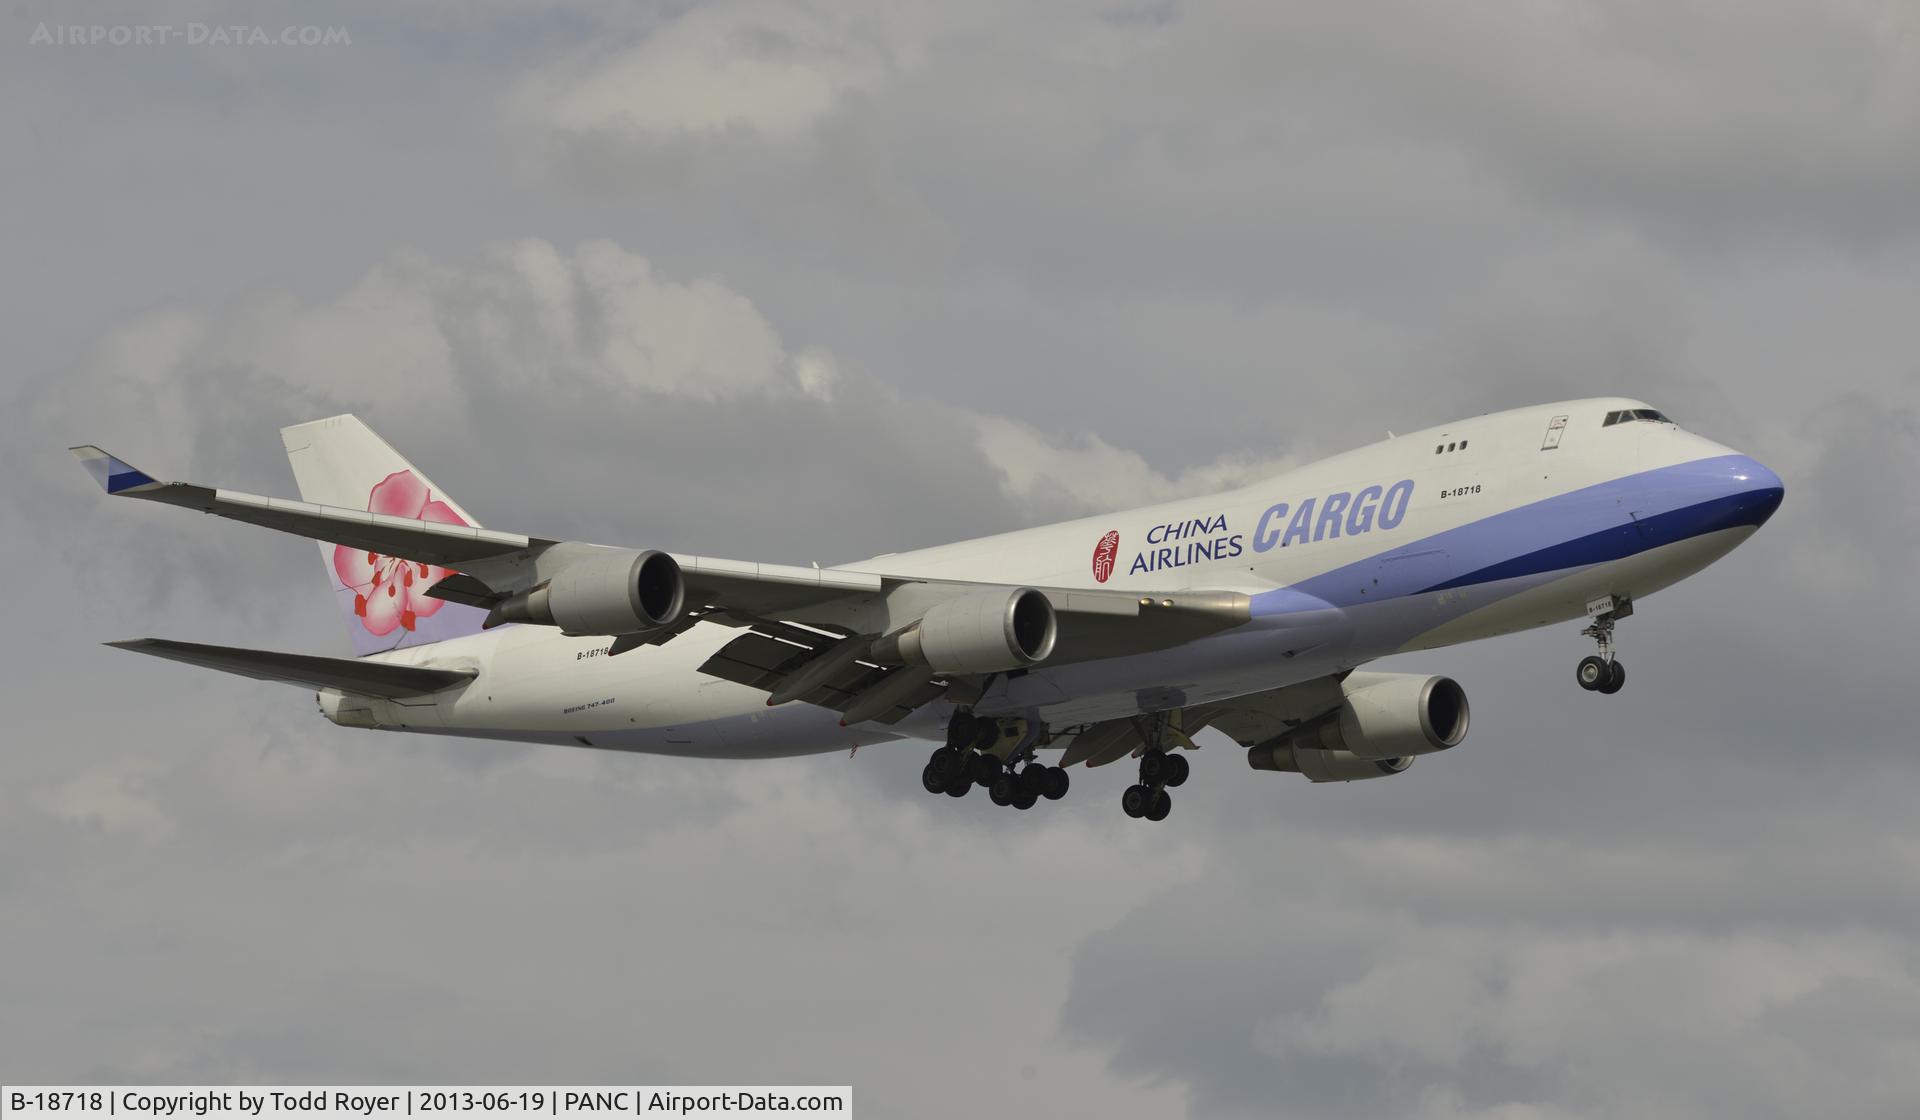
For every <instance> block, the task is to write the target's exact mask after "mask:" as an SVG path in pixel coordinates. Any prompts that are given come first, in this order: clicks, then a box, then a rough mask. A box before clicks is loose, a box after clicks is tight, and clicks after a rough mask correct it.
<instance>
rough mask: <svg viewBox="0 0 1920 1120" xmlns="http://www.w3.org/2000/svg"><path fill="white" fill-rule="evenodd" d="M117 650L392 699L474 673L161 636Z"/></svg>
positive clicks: (452, 683)
mask: <svg viewBox="0 0 1920 1120" xmlns="http://www.w3.org/2000/svg"><path fill="white" fill-rule="evenodd" d="M107 644H108V645H110V646H113V647H114V648H115V649H130V650H133V651H134V652H135V653H149V654H152V655H153V656H155V657H164V658H166V659H167V660H169V661H184V662H186V663H187V664H189V665H198V666H200V667H201V668H203V669H218V670H220V671H221V672H223V673H237V674H239V675H240V676H243V677H252V678H253V679H255V680H261V681H281V682H283V683H285V684H297V685H300V686H302V687H304V688H331V689H337V690H339V691H341V692H353V693H358V694H359V695H362V696H379V697H382V698H384V699H388V700H394V699H398V698H400V697H403V696H421V695H425V694H426V693H429V692H439V691H440V690H441V689H444V688H453V687H454V686H456V685H461V684H465V683H466V682H468V681H470V680H472V679H473V678H474V677H475V676H477V675H478V674H477V673H476V672H473V671H469V670H460V669H421V668H417V667H415V666H412V665H387V664H383V663H382V662H378V661H363V660H357V659H354V658H347V657H314V656H311V655H309V654H304V653H274V652H272V651H270V650H263V649H238V648H236V647H234V646H206V645H199V644H197V643H194V642H173V641H168V640H166V639H164V638H132V639H129V640H127V641H124V642H108V643H107Z"/></svg>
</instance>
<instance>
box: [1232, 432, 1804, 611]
mask: <svg viewBox="0 0 1920 1120" xmlns="http://www.w3.org/2000/svg"><path fill="white" fill-rule="evenodd" d="M1782 494H1783V490H1782V488H1781V487H1780V485H1779V479H1778V478H1777V476H1775V475H1773V473H1772V472H1771V471H1768V470H1767V469H1766V468H1765V467H1762V466H1761V465H1760V464H1758V463H1755V462H1754V461H1753V460H1751V459H1749V458H1747V457H1746V456H1743V455H1727V456H1718V457H1713V458H1708V459H1700V460H1695V461H1693V462H1690V463H1681V464H1676V465H1674V466H1671V467H1661V468H1658V469H1655V470H1651V471H1643V472H1640V473H1637V474H1632V475H1627V476H1624V477H1622V478H1616V479H1611V480H1609V481H1606V482H1602V483H1597V484H1595V485H1593V486H1587V487H1582V488H1580V489H1578V490H1572V491H1569V492H1567V493H1564V494H1558V495H1555V496H1553V497H1551V498H1544V499H1541V500H1540V501H1537V502H1532V503H1529V504H1528V505H1524V506H1520V507H1517V508H1514V509H1508V510H1502V511H1501V512H1499V513H1495V514H1492V515H1490V516H1488V517H1483V518H1480V519H1479V520H1477V521H1472V522H1469V523H1467V524H1465V525H1461V526H1458V527H1456V528H1453V529H1447V530H1443V531H1442V532H1439V533H1434V534H1432V535H1430V536H1426V537H1422V538H1419V539H1417V540H1414V541H1410V542H1408V543H1407V544H1403V545H1400V546H1398V547H1395V548H1392V549H1389V550H1387V551H1385V552H1382V553H1378V554H1376V555H1374V556H1370V557H1367V558H1365V559H1362V560H1357V561H1354V562H1353V563H1350V564H1343V565H1341V566H1340V567H1337V568H1334V569H1332V570H1330V571H1326V572H1322V573H1320V574H1319V575H1316V576H1311V577H1309V578H1307V579H1304V580H1301V581H1300V582H1299V583H1296V584H1294V585H1293V586H1291V587H1284V588H1280V589H1278V590H1275V591H1268V592H1263V593H1261V594H1259V595H1256V596H1255V597H1254V614H1255V615H1275V614H1294V613H1297V612H1301V611H1312V610H1325V609H1327V608H1329V607H1334V608H1339V607H1351V606H1356V605H1359V604H1362V603H1369V602H1382V601H1385V600H1390V599H1396V598H1401V597H1404V596H1408V595H1419V594H1424V593H1427V592H1432V591H1444V590H1447V589H1449V588H1457V587H1467V586H1471V585H1476V584H1484V583H1490V582H1493V581H1496V580H1505V579H1514V578H1519V577H1525V576H1534V575H1540V574H1542V573H1547V572H1555V571H1563V570H1567V569H1572V568H1578V567H1584V566H1587V565H1591V564H1598V563H1605V562H1607V561H1612V560H1620V559H1624V558H1626V557H1629V556H1633V555H1636V554H1638V553H1641V552H1645V551H1647V550H1649V549H1654V548H1660V547H1662V546H1664V545H1669V544H1673V543H1675V542H1678V541H1682V540H1687V539H1689V538H1692V537H1697V536H1701V535H1704V534H1707V533H1713V532H1718V531H1720V530H1724V529H1732V528H1737V527H1740V526H1747V525H1753V526H1757V525H1759V524H1761V523H1762V522H1764V521H1766V519H1767V518H1768V517H1770V516H1772V514H1773V511H1774V510H1775V509H1776V508H1778V507H1779V505H1780V500H1781V497H1782Z"/></svg>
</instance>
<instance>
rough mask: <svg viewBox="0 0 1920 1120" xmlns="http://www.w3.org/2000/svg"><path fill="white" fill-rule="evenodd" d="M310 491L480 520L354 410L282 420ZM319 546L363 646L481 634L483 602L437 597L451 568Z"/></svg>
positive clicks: (334, 501)
mask: <svg viewBox="0 0 1920 1120" xmlns="http://www.w3.org/2000/svg"><path fill="white" fill-rule="evenodd" d="M280 438H281V440H282V441H283V442H284V443H285V444H286V447H287V460H288V462H290V463H292V464H293V477H294V481H295V482H297V483H298V484H299V487H300V497H301V499H302V500H304V501H308V502H313V503H315V504H317V505H323V506H338V507H340V508H343V509H354V510H366V511H368V512H370V513H383V514H389V515H392V516H394V517H407V518H413V519H416V520H420V521H441V522H446V523H448V524H453V525H475V526H477V525H479V522H478V521H476V520H474V518H473V517H472V516H471V515H469V514H468V513H467V511H466V510H464V509H461V508H460V506H459V504H458V503H456V502H455V501H454V500H453V499H452V498H449V497H448V496H447V495H446V493H445V492H444V491H442V490H441V489H440V488H439V487H438V486H435V485H434V484H433V480H432V479H429V478H428V477H427V476H426V475H424V474H422V473H420V471H419V469H418V468H416V467H415V466H414V465H413V464H412V463H409V462H407V461H406V460H405V459H404V458H402V457H401V455H400V453H399V452H398V451H395V450H394V449H393V447H392V446H391V445H390V444H388V443H387V441H386V440H383V439H381V438H380V437H379V436H378V435H375V434H374V431H373V429H372V428H369V427H367V426H366V424H364V423H362V422H361V420H360V418H359V417H357V416H352V415H345V416H333V417H329V418H327V419H325V420H314V421H311V422H310V423H306V424H295V425H294V426H292V427H290V428H282V429H280ZM320 556H321V559H322V560H323V561H325V563H326V567H327V578H328V579H329V580H331V581H332V583H333V591H334V596H335V598H336V600H337V601H338V602H339V604H340V611H341V613H342V614H344V615H345V616H346V618H347V629H348V631H349V632H350V633H351V634H352V636H353V651H354V652H355V653H357V654H360V655H362V656H365V655H366V654H369V653H377V652H379V651H382V650H390V649H402V648H405V647H408V646H419V645H426V644H427V643H429V642H441V641H445V640H447V639H448V638H457V637H461V636H463V635H466V634H478V633H479V632H480V622H481V620H482V619H484V618H485V617H486V612H485V611H483V610H480V609H479V608H477V607H468V606H462V605H460V604H458V603H448V602H443V601H442V600H439V599H435V598H432V597H430V596H428V595H427V594H426V592H427V589H428V588H430V587H432V586H433V585H434V584H435V583H438V582H439V581H440V580H441V579H443V578H445V577H446V576H447V575H448V574H449V569H447V568H440V567H435V566H434V565H432V564H421V563H416V562H413V561H408V560H401V559H399V558H398V557H393V556H384V555H381V554H380V553H377V552H368V551H366V550H365V549H350V548H347V547H346V546H344V545H332V544H322V545H321V546H320Z"/></svg>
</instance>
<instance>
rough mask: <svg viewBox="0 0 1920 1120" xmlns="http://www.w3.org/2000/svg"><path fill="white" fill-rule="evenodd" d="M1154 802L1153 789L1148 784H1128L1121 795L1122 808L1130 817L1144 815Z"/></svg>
mask: <svg viewBox="0 0 1920 1120" xmlns="http://www.w3.org/2000/svg"><path fill="white" fill-rule="evenodd" d="M1152 804H1153V791H1152V790H1151V789H1149V788H1147V787H1146V786H1128V787H1127V792H1125V793H1123V794H1121V795H1120V808H1121V809H1123V810H1125V812H1126V814H1127V815H1128V816H1129V817H1144V816H1146V815H1147V810H1148V809H1149V808H1151V807H1152Z"/></svg>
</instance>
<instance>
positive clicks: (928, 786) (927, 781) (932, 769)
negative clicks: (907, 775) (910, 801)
mask: <svg viewBox="0 0 1920 1120" xmlns="http://www.w3.org/2000/svg"><path fill="white" fill-rule="evenodd" d="M920 786H921V788H923V789H925V790H926V791H927V792H928V793H945V792H947V779H946V778H945V777H943V776H942V775H941V774H940V771H939V768H938V767H936V766H935V765H934V764H933V763H931V762H929V763H927V765H926V768H925V769H923V770H921V771H920Z"/></svg>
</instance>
